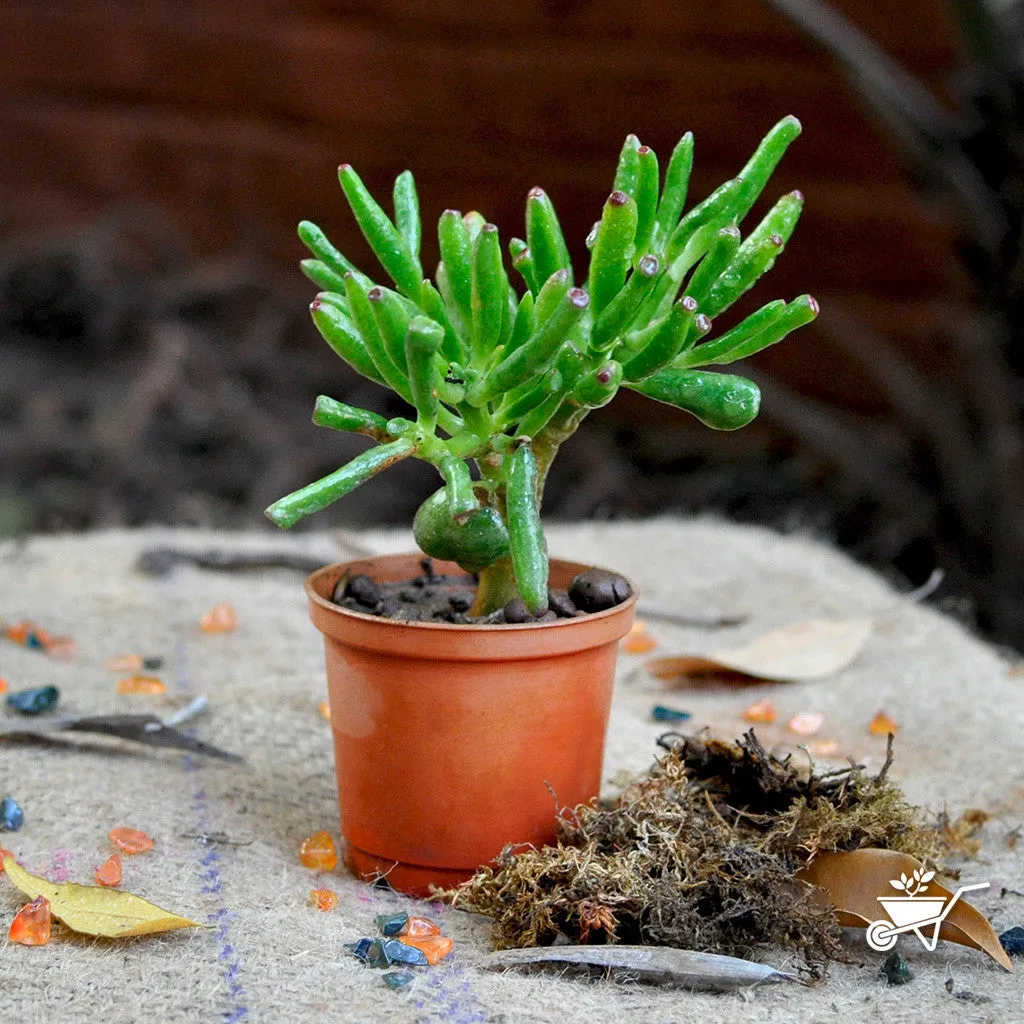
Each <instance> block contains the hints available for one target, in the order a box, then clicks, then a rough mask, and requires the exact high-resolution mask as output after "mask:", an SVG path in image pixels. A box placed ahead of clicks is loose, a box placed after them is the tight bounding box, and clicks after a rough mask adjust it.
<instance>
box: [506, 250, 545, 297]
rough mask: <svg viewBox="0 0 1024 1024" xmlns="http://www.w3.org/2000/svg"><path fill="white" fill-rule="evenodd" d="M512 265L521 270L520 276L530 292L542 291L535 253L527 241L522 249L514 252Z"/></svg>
mask: <svg viewBox="0 0 1024 1024" xmlns="http://www.w3.org/2000/svg"><path fill="white" fill-rule="evenodd" d="M513 241H514V242H516V241H519V239H515V238H514V239H513ZM512 266H513V267H515V269H516V270H518V271H519V275H520V277H522V279H523V280H524V281H525V282H526V287H527V288H529V289H530V292H531V293H532V294H533V295H536V294H537V292H538V291H540V285H539V284H538V282H537V268H536V267H535V266H534V264H533V253H532V252H530V247H529V246H528V245H526V244H525V243H524V244H523V247H522V249H519V250H518V251H517V252H515V253H513V255H512Z"/></svg>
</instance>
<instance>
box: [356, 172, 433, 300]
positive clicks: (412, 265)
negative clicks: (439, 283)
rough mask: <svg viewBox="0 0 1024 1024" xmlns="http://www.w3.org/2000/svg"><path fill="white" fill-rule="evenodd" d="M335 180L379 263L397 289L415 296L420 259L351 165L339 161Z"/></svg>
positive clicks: (421, 278) (417, 289)
mask: <svg viewBox="0 0 1024 1024" xmlns="http://www.w3.org/2000/svg"><path fill="white" fill-rule="evenodd" d="M338 180H339V181H340V182H341V188H342V191H343V192H344V193H345V198H346V199H347V200H348V204H349V206H350V207H351V208H352V213H353V215H354V216H355V218H356V223H357V224H358V225H359V229H360V231H362V233H363V236H364V237H365V238H366V240H367V242H369V243H370V248H371V249H373V251H374V254H375V255H376V257H377V259H378V260H380V264H381V266H382V267H383V268H384V269H385V270H386V271H387V272H388V274H390V275H391V280H392V281H394V282H395V284H396V285H397V287H398V290H399V291H401V292H404V293H405V294H406V295H408V296H409V298H411V299H416V298H418V297H419V294H420V284H421V282H422V281H423V269H422V268H421V267H420V261H419V259H418V258H417V257H416V256H414V255H413V253H412V252H411V251H410V249H409V246H408V245H407V244H406V241H405V239H404V238H403V237H402V236H401V234H399V231H398V229H397V228H396V227H395V225H394V224H392V223H391V219H390V218H389V217H388V215H387V214H386V213H385V212H384V211H383V210H382V209H381V208H380V206H379V205H378V204H377V201H376V200H375V199H374V198H373V196H371V195H370V192H369V190H368V189H367V188H366V186H365V185H364V184H363V182H362V180H361V179H360V177H359V175H358V174H356V172H355V171H354V170H353V169H352V167H351V165H349V164H342V165H341V167H339V168H338Z"/></svg>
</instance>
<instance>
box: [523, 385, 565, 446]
mask: <svg viewBox="0 0 1024 1024" xmlns="http://www.w3.org/2000/svg"><path fill="white" fill-rule="evenodd" d="M564 400H565V396H564V395H563V394H562V393H561V392H557V393H555V394H553V395H548V396H547V398H545V399H544V401H542V402H540V403H538V404H537V405H535V406H534V407H533V408H532V409H530V410H528V411H527V412H526V413H524V415H523V416H522V417H521V418H520V419H519V420H518V421H517V423H518V426H517V433H519V434H521V435H522V436H524V437H536V436H537V434H539V433H540V432H541V431H542V430H543V429H544V428H545V427H546V426H547V425H548V423H550V422H551V418H552V417H553V416H554V415H555V413H556V412H558V410H559V409H560V408H561V407H562V402H563V401H564ZM509 422H510V423H511V422H512V421H511V420H510V421H509Z"/></svg>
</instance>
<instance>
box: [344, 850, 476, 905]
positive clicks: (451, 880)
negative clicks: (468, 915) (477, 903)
mask: <svg viewBox="0 0 1024 1024" xmlns="http://www.w3.org/2000/svg"><path fill="white" fill-rule="evenodd" d="M345 867H347V868H348V869H349V871H351V872H352V874H353V875H355V876H356V878H358V879H359V880H360V881H361V882H375V881H376V880H377V879H378V878H384V879H386V880H387V883H388V885H390V886H391V888H392V889H395V890H397V891H398V892H401V893H405V895H406V896H414V897H416V898H417V899H430V898H431V896H432V895H433V894H432V892H431V887H432V886H436V887H437V888H438V889H454V888H455V886H457V885H460V884H461V883H462V882H465V881H467V880H468V879H470V878H472V877H473V875H474V873H475V872H474V870H473V869H472V868H431V867H425V866H423V865H422V864H402V863H401V862H399V861H397V860H390V859H388V858H387V857H378V856H377V855H376V854H373V853H367V852H366V851H365V850H359V849H356V847H354V846H349V845H346V847H345Z"/></svg>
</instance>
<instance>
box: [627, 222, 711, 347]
mask: <svg viewBox="0 0 1024 1024" xmlns="http://www.w3.org/2000/svg"><path fill="white" fill-rule="evenodd" d="M722 226H723V225H722V223H721V221H715V222H713V223H711V224H704V225H702V226H701V227H699V228H697V230H696V231H694V232H693V234H692V235H691V236H690V239H689V241H688V242H687V243H686V245H685V246H684V248H683V251H682V252H681V253H680V254H679V255H678V256H677V257H676V259H675V261H674V262H673V263H672V264H671V265H670V266H669V267H668V268H667V269H666V271H665V273H663V274H662V275H661V277H660V278H659V279H658V283H657V284H656V285H655V286H654V288H653V290H652V291H651V292H650V293H649V294H648V296H647V298H646V299H644V301H643V303H642V305H641V306H640V312H639V313H638V314H637V316H636V317H635V320H636V322H638V323H644V322H645V321H646V322H648V323H649V322H651V321H653V320H657V319H659V318H660V317H663V316H666V315H667V314H668V311H669V310H670V309H671V308H672V303H673V302H675V301H676V299H677V297H679V291H680V288H681V287H682V283H683V279H684V278H685V277H686V275H687V274H688V273H689V272H690V271H691V270H692V269H693V267H694V266H695V265H696V264H697V262H698V261H699V260H701V259H702V258H703V257H704V256H705V255H706V254H707V251H708V249H710V248H711V246H712V244H713V243H714V240H715V234H716V232H717V231H718V230H719V229H720V228H721V227H722ZM625 340H626V341H627V342H628V343H629V347H630V348H637V347H638V346H636V345H634V344H633V343H632V340H633V339H630V338H628V337H627V339H625Z"/></svg>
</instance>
